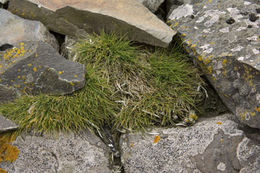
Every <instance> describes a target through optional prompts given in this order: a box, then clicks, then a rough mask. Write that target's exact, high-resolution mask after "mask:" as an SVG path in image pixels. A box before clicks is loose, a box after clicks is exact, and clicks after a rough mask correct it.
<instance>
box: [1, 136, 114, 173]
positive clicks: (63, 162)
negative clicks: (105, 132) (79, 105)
mask: <svg viewBox="0 0 260 173" xmlns="http://www.w3.org/2000/svg"><path fill="white" fill-rule="evenodd" d="M12 145H15V146H17V148H18V149H19V151H20V152H19V156H18V158H17V160H16V161H14V162H13V163H10V162H0V167H1V168H3V169H4V170H6V171H7V172H9V173H23V172H24V173H36V172H39V173H40V172H48V173H97V172H98V173H112V171H111V170H110V169H109V159H108V158H109V157H108V156H109V149H108V148H107V147H106V146H105V144H104V143H103V142H102V141H101V140H100V139H99V138H98V137H97V136H95V135H93V134H91V133H90V132H89V131H86V132H82V133H80V134H78V135H76V134H72V133H69V134H65V133H59V134H58V135H56V136H50V135H43V136H37V135H28V134H26V135H21V136H18V138H17V139H16V140H15V141H14V142H13V143H12Z"/></svg>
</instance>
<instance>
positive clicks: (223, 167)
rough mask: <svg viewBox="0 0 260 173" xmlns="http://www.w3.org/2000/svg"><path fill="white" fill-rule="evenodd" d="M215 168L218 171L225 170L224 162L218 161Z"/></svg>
mask: <svg viewBox="0 0 260 173" xmlns="http://www.w3.org/2000/svg"><path fill="white" fill-rule="evenodd" d="M217 170H219V171H225V170H226V164H225V163H223V162H220V163H219V164H218V166H217Z"/></svg>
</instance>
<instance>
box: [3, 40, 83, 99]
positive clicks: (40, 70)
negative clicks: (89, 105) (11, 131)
mask: <svg viewBox="0 0 260 173" xmlns="http://www.w3.org/2000/svg"><path fill="white" fill-rule="evenodd" d="M0 67H1V68H0V93H1V92H2V93H3V94H4V93H7V92H10V97H11V98H9V97H8V96H7V97H0V98H1V99H3V100H0V102H1V101H2V102H3V101H8V100H12V98H13V97H15V96H14V95H15V94H14V92H13V91H16V95H20V94H23V93H28V94H39V93H46V94H52V95H64V94H69V93H72V92H74V91H76V90H78V89H80V88H82V87H83V86H84V84H85V66H84V65H82V64H79V63H76V62H71V61H68V60H66V59H65V58H64V57H62V56H61V55H59V54H58V52H56V50H55V49H54V48H53V47H51V46H50V45H49V44H47V43H44V42H21V43H18V44H16V45H14V47H13V48H10V49H7V50H6V51H3V52H1V51H0Z"/></svg>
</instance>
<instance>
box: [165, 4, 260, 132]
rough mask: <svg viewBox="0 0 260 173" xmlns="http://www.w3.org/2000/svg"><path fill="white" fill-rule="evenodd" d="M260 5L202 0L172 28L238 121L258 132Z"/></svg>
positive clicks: (172, 20)
mask: <svg viewBox="0 0 260 173" xmlns="http://www.w3.org/2000/svg"><path fill="white" fill-rule="evenodd" d="M259 10H260V3H259V1H258V3H253V1H251V2H249V1H244V0H203V1H202V2H201V3H196V4H184V5H182V6H180V7H178V8H177V9H175V10H174V11H173V12H172V13H171V14H170V15H169V20H168V23H169V24H170V25H171V27H172V28H173V29H174V30H175V31H178V32H179V33H180V35H181V38H182V41H183V42H184V46H185V48H186V49H187V51H188V52H189V53H190V55H191V56H192V57H194V59H195V60H196V62H197V63H198V64H199V65H200V66H201V68H202V70H203V71H204V73H205V74H206V75H207V77H208V79H209V81H210V82H211V83H212V84H213V86H214V88H215V89H216V91H217V92H218V94H219V95H220V97H221V98H222V100H223V101H224V103H225V104H226V105H227V106H228V108H229V109H230V110H231V111H232V112H233V113H234V114H235V115H236V117H237V118H238V119H239V120H240V121H241V122H242V123H244V124H247V125H249V126H251V127H254V128H260V38H259V36H260V12H259Z"/></svg>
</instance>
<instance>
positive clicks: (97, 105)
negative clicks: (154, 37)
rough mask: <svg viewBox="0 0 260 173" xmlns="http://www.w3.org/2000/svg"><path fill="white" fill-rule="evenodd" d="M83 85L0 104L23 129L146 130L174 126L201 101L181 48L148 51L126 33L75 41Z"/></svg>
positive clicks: (194, 74) (196, 75) (195, 72)
mask: <svg viewBox="0 0 260 173" xmlns="http://www.w3.org/2000/svg"><path fill="white" fill-rule="evenodd" d="M75 51H76V54H77V55H78V57H77V59H76V61H77V62H80V63H82V64H85V65H86V85H85V87H84V88H83V89H81V90H79V91H77V92H75V93H73V94H71V95H68V96H47V95H39V96H23V97H21V98H19V99H17V100H16V101H15V102H14V103H8V104H5V105H2V106H1V105H0V112H2V113H3V115H5V116H7V117H8V118H10V119H12V120H14V121H16V122H17V123H18V124H19V125H20V127H21V130H31V129H33V130H34V131H37V132H50V131H53V130H59V131H60V130H66V131H69V130H72V131H79V130H81V129H84V128H102V127H103V126H105V125H109V126H110V127H113V128H114V129H128V130H145V129H146V128H148V127H153V126H158V125H159V126H167V125H175V123H177V122H179V121H183V120H184V119H185V118H187V117H188V116H189V112H190V111H191V110H194V109H196V105H197V104H198V103H199V102H200V101H201V99H200V98H201V96H202V95H203V93H202V92H201V91H197V87H198V85H200V84H203V81H202V79H201V78H200V75H199V72H198V70H197V69H196V68H195V67H194V66H193V65H192V63H191V62H190V61H189V57H188V56H187V55H186V54H184V53H182V51H181V50H179V49H177V48H174V49H172V51H167V50H164V49H156V50H148V49H141V48H140V47H136V46H133V45H132V44H131V42H130V41H128V40H126V39H125V38H124V37H121V38H120V39H118V38H117V37H116V36H115V35H113V34H112V35H106V34H104V33H101V35H100V36H98V35H93V36H91V37H90V39H88V40H82V41H80V42H79V43H78V44H77V45H75Z"/></svg>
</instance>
